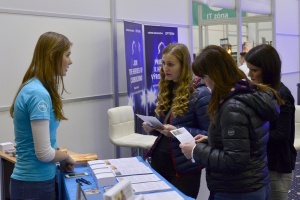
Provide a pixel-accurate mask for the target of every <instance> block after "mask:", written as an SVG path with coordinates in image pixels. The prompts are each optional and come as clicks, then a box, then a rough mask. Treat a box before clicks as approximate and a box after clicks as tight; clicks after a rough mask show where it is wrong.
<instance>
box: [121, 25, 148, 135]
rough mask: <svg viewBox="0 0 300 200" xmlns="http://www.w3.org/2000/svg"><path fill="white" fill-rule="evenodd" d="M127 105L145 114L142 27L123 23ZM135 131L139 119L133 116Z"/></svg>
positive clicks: (138, 112)
mask: <svg viewBox="0 0 300 200" xmlns="http://www.w3.org/2000/svg"><path fill="white" fill-rule="evenodd" d="M124 35H125V54H126V74H127V94H128V105H130V106H132V107H133V110H134V113H135V114H142V115H145V114H146V92H145V81H144V80H145V79H144V58H143V32H142V25H141V24H136V23H132V22H126V21H124ZM135 122H136V123H135V131H136V132H139V133H141V132H142V127H141V122H140V119H139V118H137V117H136V116H135Z"/></svg>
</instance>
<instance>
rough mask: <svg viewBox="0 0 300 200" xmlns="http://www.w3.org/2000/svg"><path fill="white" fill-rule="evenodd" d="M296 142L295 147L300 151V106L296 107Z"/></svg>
mask: <svg viewBox="0 0 300 200" xmlns="http://www.w3.org/2000/svg"><path fill="white" fill-rule="evenodd" d="M295 107H296V110H295V141H294V147H295V148H296V150H297V151H298V150H300V105H295Z"/></svg>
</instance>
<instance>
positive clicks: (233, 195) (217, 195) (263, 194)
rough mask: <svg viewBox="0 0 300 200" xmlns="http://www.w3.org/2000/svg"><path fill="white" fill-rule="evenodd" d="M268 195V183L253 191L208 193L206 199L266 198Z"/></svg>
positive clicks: (257, 199) (237, 199) (245, 199)
mask: <svg viewBox="0 0 300 200" xmlns="http://www.w3.org/2000/svg"><path fill="white" fill-rule="evenodd" d="M269 195H270V185H269V184H267V185H266V186H264V187H262V188H261V189H259V190H257V191H255V192H247V193H224V192H216V193H213V194H212V193H210V196H209V198H208V200H268V199H269Z"/></svg>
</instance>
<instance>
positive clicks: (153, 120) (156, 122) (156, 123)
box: [136, 114, 164, 129]
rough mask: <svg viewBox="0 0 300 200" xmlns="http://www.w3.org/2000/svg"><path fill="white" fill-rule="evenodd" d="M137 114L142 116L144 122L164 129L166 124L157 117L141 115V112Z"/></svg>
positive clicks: (155, 127)
mask: <svg viewBox="0 0 300 200" xmlns="http://www.w3.org/2000/svg"><path fill="white" fill-rule="evenodd" d="M136 116H138V117H139V118H141V119H142V120H143V121H144V122H147V123H148V124H150V126H151V127H152V128H154V129H163V126H164V125H163V124H162V123H161V122H160V121H159V120H158V119H157V118H156V117H153V116H145V115H139V114H136Z"/></svg>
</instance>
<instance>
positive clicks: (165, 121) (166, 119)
mask: <svg viewBox="0 0 300 200" xmlns="http://www.w3.org/2000/svg"><path fill="white" fill-rule="evenodd" d="M171 112H172V109H170V110H169V112H168V114H167V115H166V118H165V119H164V124H167V122H168V119H169V118H170V115H171Z"/></svg>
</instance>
